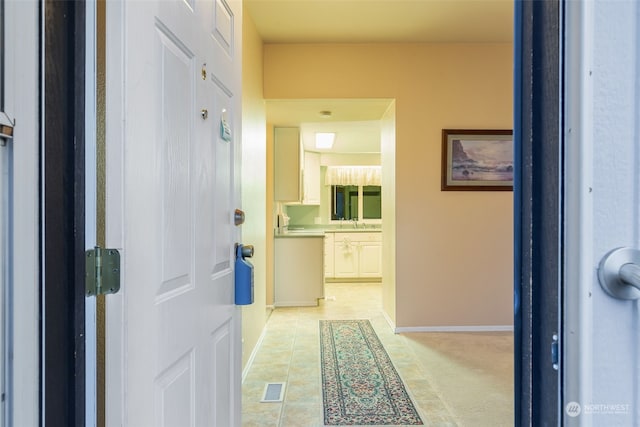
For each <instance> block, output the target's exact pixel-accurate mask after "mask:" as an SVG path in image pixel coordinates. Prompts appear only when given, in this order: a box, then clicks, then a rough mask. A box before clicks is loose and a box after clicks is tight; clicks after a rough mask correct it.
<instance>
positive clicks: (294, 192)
mask: <svg viewBox="0 0 640 427" xmlns="http://www.w3.org/2000/svg"><path fill="white" fill-rule="evenodd" d="M273 147H274V148H273V157H274V159H273V161H274V183H275V186H274V191H273V198H274V200H275V201H277V202H299V201H300V199H301V197H300V195H301V186H300V181H301V166H302V164H301V157H302V150H301V147H300V130H299V129H298V128H293V127H292V128H281V127H277V128H275V129H274V140H273Z"/></svg>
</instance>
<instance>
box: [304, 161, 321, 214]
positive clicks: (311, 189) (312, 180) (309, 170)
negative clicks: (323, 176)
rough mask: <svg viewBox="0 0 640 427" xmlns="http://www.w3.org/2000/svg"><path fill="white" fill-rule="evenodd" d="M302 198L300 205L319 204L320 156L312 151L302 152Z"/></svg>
mask: <svg viewBox="0 0 640 427" xmlns="http://www.w3.org/2000/svg"><path fill="white" fill-rule="evenodd" d="M302 177H303V188H304V191H303V196H302V204H304V205H319V204H320V154H319V153H314V152H313V151H305V152H304V169H303V171H302Z"/></svg>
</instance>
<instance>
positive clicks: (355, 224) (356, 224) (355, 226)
mask: <svg viewBox="0 0 640 427" xmlns="http://www.w3.org/2000/svg"><path fill="white" fill-rule="evenodd" d="M351 221H353V228H358V218H351Z"/></svg>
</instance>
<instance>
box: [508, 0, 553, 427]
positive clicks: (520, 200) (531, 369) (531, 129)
mask: <svg viewBox="0 0 640 427" xmlns="http://www.w3.org/2000/svg"><path fill="white" fill-rule="evenodd" d="M562 7H563V5H562V2H561V1H560V0H555V1H545V2H540V1H535V0H517V1H516V4H515V39H514V50H515V52H514V53H515V55H514V62H515V76H514V77H515V80H514V141H516V144H515V154H514V156H515V159H514V160H515V168H514V169H515V171H516V173H515V176H514V371H515V372H514V379H515V384H514V385H515V390H514V391H515V425H522V426H525V425H536V426H555V425H558V423H559V422H560V421H561V417H560V415H559V414H560V406H561V396H560V391H561V383H560V381H561V378H562V376H561V375H560V371H561V369H562V361H561V360H559V359H556V357H557V358H559V357H560V356H559V355H560V354H561V352H560V349H561V345H562V343H561V342H560V341H559V340H561V337H562V313H561V295H562V289H563V282H562V273H563V261H562V258H561V254H562V234H563V225H562V224H563V218H562V203H563V201H562V193H561V188H562V185H563V184H562V180H563V177H562V174H563V170H562V167H561V165H562V150H563V138H562V134H561V129H562V127H561V121H562V113H561V112H562V109H561V103H562V101H563V100H562V97H561V93H562V92H561V90H562V89H561V84H562V83H561V70H562V61H561V56H560V52H561V49H562V47H561V43H562V39H561V37H560V35H561V34H562ZM552 349H553V351H552Z"/></svg>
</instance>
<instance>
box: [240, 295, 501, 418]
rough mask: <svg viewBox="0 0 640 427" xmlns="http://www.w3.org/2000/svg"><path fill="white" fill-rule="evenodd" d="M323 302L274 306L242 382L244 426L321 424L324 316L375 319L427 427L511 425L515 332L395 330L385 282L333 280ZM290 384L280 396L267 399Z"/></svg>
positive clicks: (372, 322) (378, 332)
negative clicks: (267, 393)
mask: <svg viewBox="0 0 640 427" xmlns="http://www.w3.org/2000/svg"><path fill="white" fill-rule="evenodd" d="M325 293H326V295H327V298H326V299H325V300H321V301H320V304H319V306H318V307H295V308H277V309H275V310H274V311H273V312H272V313H271V316H270V318H269V321H268V322H267V326H266V331H265V334H264V337H263V340H262V343H261V344H260V347H259V349H258V351H257V353H256V355H255V358H254V360H253V363H252V364H251V366H250V368H249V371H248V373H247V375H246V378H245V379H244V381H243V385H242V399H243V401H242V420H243V422H242V425H243V426H245V427H249V426H274V427H275V426H278V427H313V426H323V425H324V423H323V413H322V390H321V386H320V344H319V332H318V320H320V319H369V320H370V321H371V324H372V325H373V327H374V329H375V330H376V333H377V334H378V337H379V338H380V341H382V343H383V345H384V347H385V349H386V350H387V353H388V354H389V356H390V357H391V360H392V361H393V363H394V366H395V367H396V369H397V371H398V373H399V374H400V376H401V377H402V378H403V380H404V383H405V386H406V387H407V391H408V392H409V394H410V395H411V397H412V399H413V401H414V404H415V406H416V408H417V409H418V411H419V412H420V416H421V417H422V420H423V421H424V423H425V425H427V426H469V427H484V426H486V427H498V426H511V425H513V334H512V333H510V332H509V333H410V334H394V333H393V332H392V330H391V328H390V327H389V324H388V323H387V321H386V319H385V317H384V315H383V314H382V310H381V300H380V284H379V283H354V284H346V283H331V284H327V285H326V288H325ZM269 382H285V383H286V388H285V395H284V400H283V401H282V402H270V403H261V402H260V400H261V398H262V394H263V391H264V387H265V384H266V383H269Z"/></svg>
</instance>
